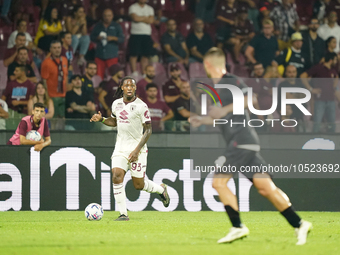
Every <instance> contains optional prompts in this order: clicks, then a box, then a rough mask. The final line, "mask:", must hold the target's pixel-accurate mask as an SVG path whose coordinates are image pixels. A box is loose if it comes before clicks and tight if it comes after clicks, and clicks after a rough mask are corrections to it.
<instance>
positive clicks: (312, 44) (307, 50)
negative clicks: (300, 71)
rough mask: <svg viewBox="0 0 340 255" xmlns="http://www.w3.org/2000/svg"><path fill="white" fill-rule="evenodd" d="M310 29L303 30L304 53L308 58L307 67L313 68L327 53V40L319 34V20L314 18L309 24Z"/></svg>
mask: <svg viewBox="0 0 340 255" xmlns="http://www.w3.org/2000/svg"><path fill="white" fill-rule="evenodd" d="M308 28H309V29H308V30H307V31H304V32H302V33H301V34H302V37H303V44H302V48H301V50H302V55H303V56H304V57H305V59H306V69H309V68H311V67H312V66H313V65H316V64H318V63H320V60H321V59H322V57H323V56H324V55H325V48H326V46H325V41H324V40H323V39H322V38H321V37H320V36H318V34H317V30H318V28H319V21H318V19H317V18H313V19H312V20H311V21H310V23H309V26H308Z"/></svg>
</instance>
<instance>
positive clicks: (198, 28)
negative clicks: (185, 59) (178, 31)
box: [186, 18, 214, 63]
mask: <svg viewBox="0 0 340 255" xmlns="http://www.w3.org/2000/svg"><path fill="white" fill-rule="evenodd" d="M186 42H187V47H188V49H189V52H190V59H189V62H201V63H202V62H203V56H204V54H205V53H206V52H207V51H208V50H209V49H210V48H211V47H213V46H214V43H213V40H212V38H211V37H210V35H209V34H208V33H205V32H204V22H203V20H201V19H198V18H196V19H195V20H194V31H193V32H191V33H190V34H189V35H188V37H187V40H186Z"/></svg>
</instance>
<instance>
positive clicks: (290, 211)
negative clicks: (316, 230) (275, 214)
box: [281, 206, 301, 228]
mask: <svg viewBox="0 0 340 255" xmlns="http://www.w3.org/2000/svg"><path fill="white" fill-rule="evenodd" d="M281 214H282V215H283V217H285V218H286V220H287V221H288V222H289V224H290V225H292V226H293V227H294V228H299V227H300V225H301V218H300V217H299V215H297V214H296V212H295V210H294V208H293V206H290V207H288V208H287V209H286V210H284V211H282V212H281Z"/></svg>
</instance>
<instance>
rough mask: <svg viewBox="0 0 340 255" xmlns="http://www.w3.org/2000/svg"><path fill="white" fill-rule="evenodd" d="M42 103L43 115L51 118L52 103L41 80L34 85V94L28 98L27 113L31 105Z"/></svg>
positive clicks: (52, 114)
mask: <svg viewBox="0 0 340 255" xmlns="http://www.w3.org/2000/svg"><path fill="white" fill-rule="evenodd" d="M38 102H39V103H42V104H43V105H44V107H45V115H44V117H45V118H46V119H48V120H49V119H52V118H53V116H54V105H53V101H52V99H51V98H50V97H49V96H48V93H47V88H46V87H45V85H44V84H43V83H42V82H38V83H37V85H36V86H35V94H34V96H33V97H32V98H31V99H30V100H28V104H27V109H28V110H27V111H28V113H30V112H32V111H33V105H34V104H35V103H38Z"/></svg>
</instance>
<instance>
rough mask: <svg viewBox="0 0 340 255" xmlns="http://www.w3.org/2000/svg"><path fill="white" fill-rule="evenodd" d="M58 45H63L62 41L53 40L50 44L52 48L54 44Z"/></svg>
mask: <svg viewBox="0 0 340 255" xmlns="http://www.w3.org/2000/svg"><path fill="white" fill-rule="evenodd" d="M56 43H60V45H62V43H61V41H59V40H53V41H52V42H51V44H50V47H52V45H53V44H56Z"/></svg>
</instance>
